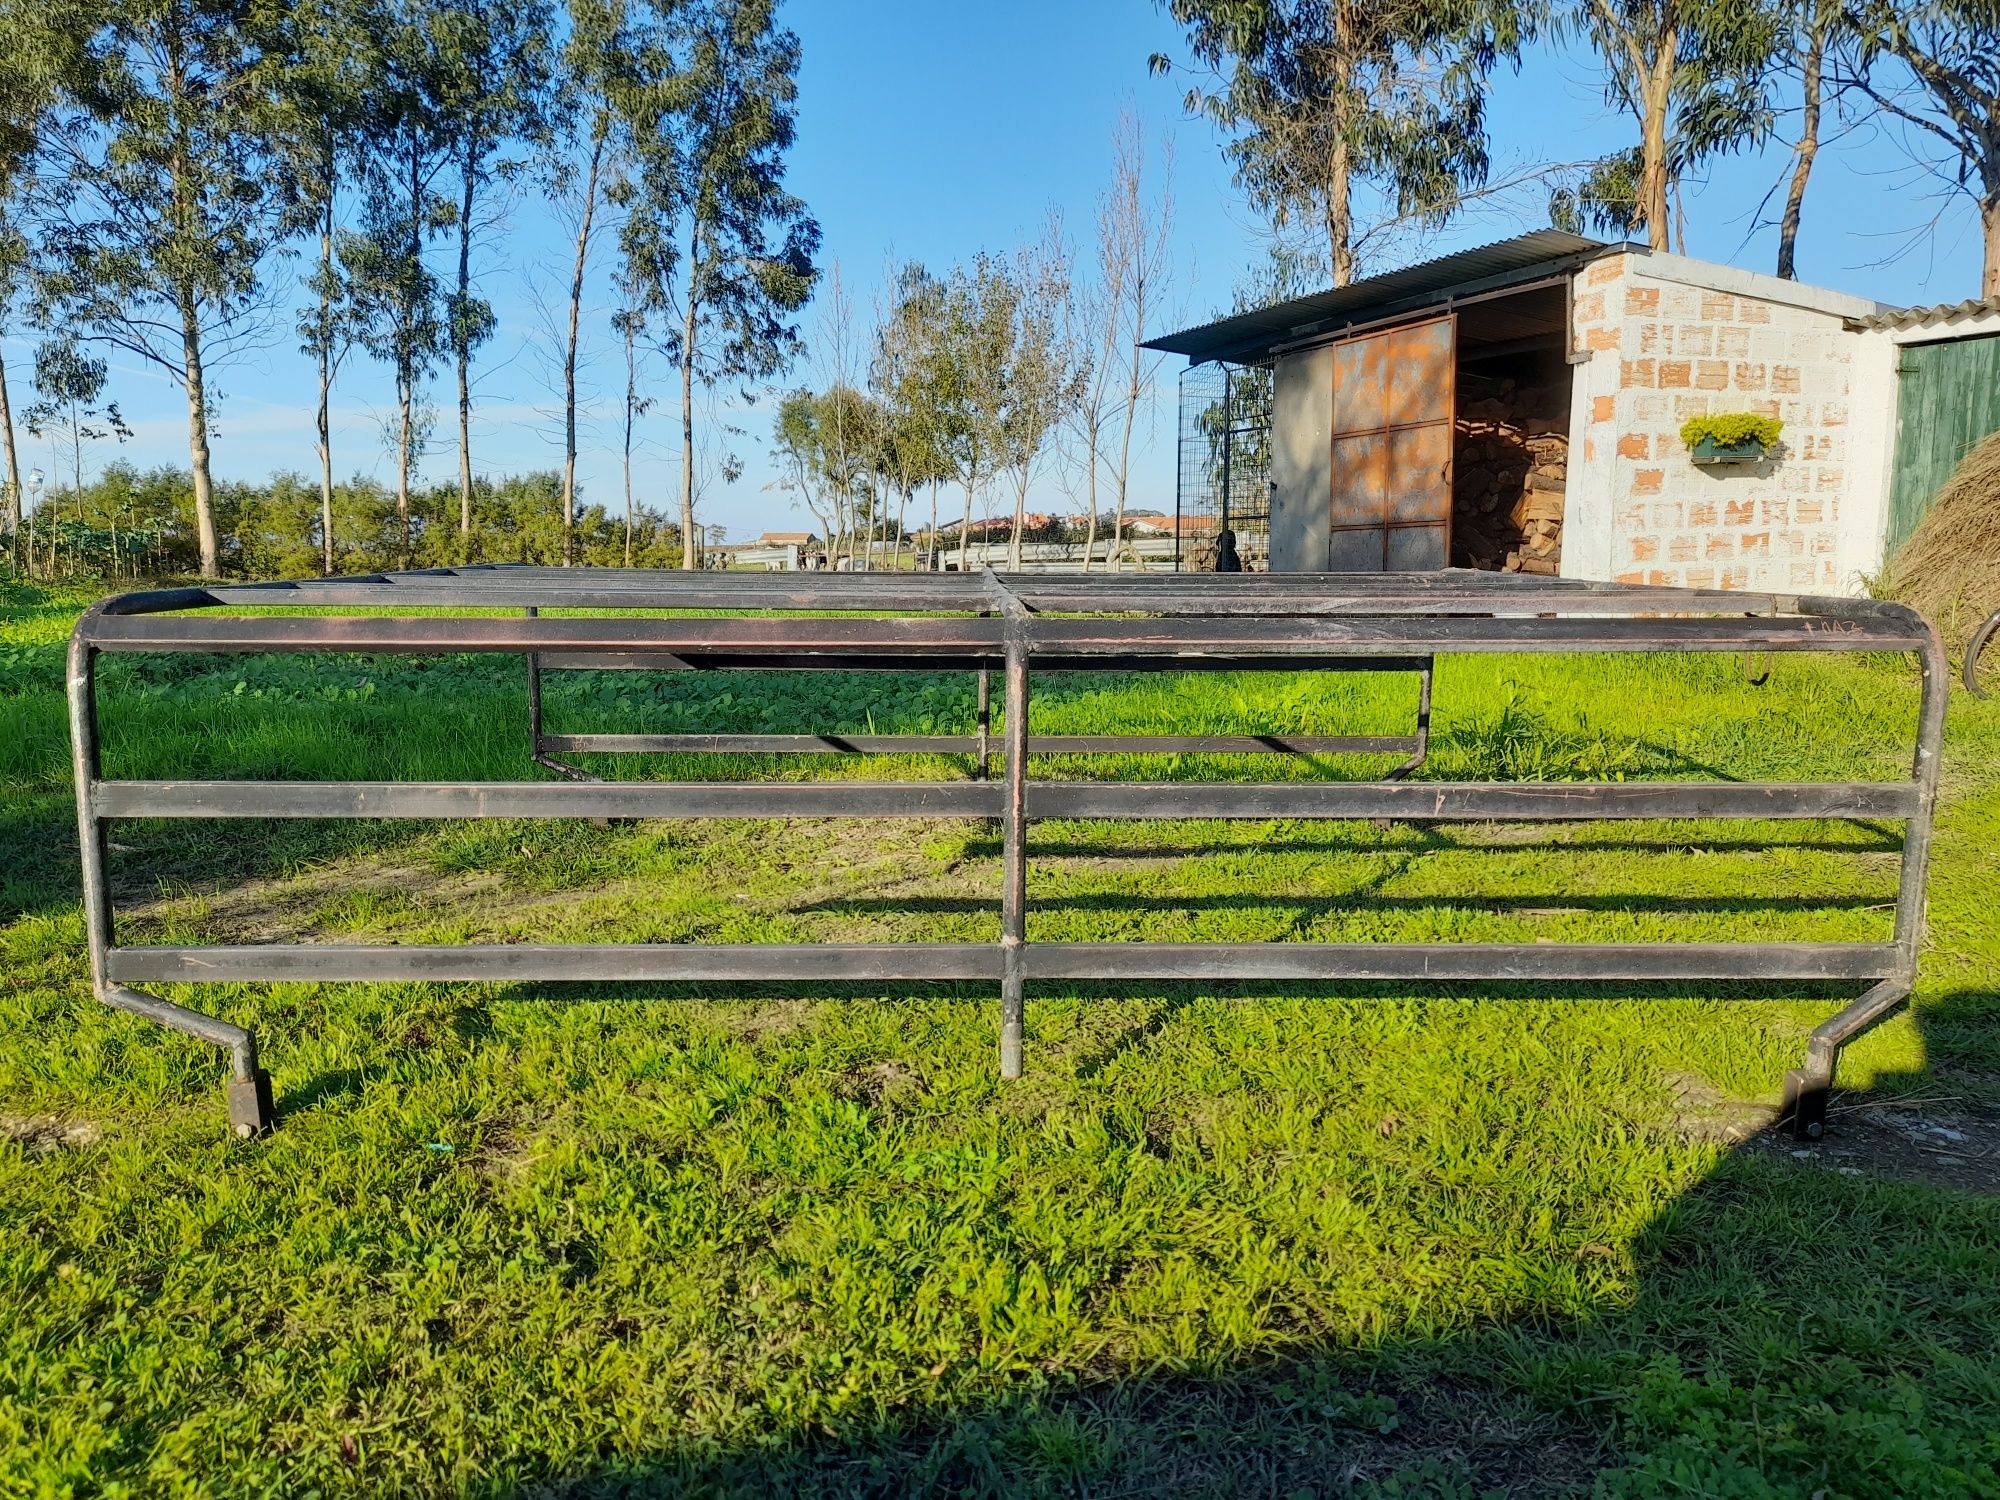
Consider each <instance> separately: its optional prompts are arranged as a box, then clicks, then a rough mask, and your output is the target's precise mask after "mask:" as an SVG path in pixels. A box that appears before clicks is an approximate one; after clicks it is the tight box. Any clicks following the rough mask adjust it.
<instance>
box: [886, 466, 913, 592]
mask: <svg viewBox="0 0 2000 1500" xmlns="http://www.w3.org/2000/svg"><path fill="white" fill-rule="evenodd" d="M910 488H911V487H910V486H909V485H907V484H905V485H902V486H900V487H899V488H898V489H897V491H896V541H895V550H894V551H893V552H892V553H891V554H890V556H889V566H890V568H891V569H892V570H894V571H895V572H898V573H900V572H902V571H903V538H904V537H905V536H907V535H909V533H908V531H906V530H905V529H904V526H903V523H904V521H906V520H907V519H908V518H909V514H910Z"/></svg>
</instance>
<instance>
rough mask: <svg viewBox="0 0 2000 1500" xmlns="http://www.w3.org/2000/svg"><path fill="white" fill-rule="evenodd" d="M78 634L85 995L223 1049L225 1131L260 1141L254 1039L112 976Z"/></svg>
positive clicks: (75, 704)
mask: <svg viewBox="0 0 2000 1500" xmlns="http://www.w3.org/2000/svg"><path fill="white" fill-rule="evenodd" d="M85 618H86V619H87V618H88V616H86V617H85ZM82 635H83V631H82V627H81V626H79V627H78V629H77V632H76V634H74V635H72V636H71V637H70V642H69V671H68V688H69V743H70V758H71V767H72V770H73V773H74V776H75V781H76V832H77V849H78V852H79V854H80V855H81V857H82V867H83V927H84V935H85V938H86V941H87V942H88V945H89V950H90V989H91V993H92V994H94V995H95V996H96V997H97V998H98V999H99V1000H100V1001H102V1002H103V1003H104V1004H106V1005H108V1006H110V1007H111V1008H112V1009H114V1010H122V1011H129V1012H130V1013H131V1014H133V1015H136V1016H142V1017H144V1018H145V1019H146V1020H148V1021H151V1022H153V1023H154V1024H156V1025H159V1026H166V1027H169V1028H171V1029H172V1030H174V1031H179V1032H183V1033H185V1034H186V1035H188V1036H193V1037H199V1038H200V1039H201V1040H202V1041H205V1042H209V1043H212V1044H213V1045H215V1046H218V1047H224V1048H227V1049H228V1051H229V1055H230V1064H231V1067H230V1078H229V1123H230V1126H231V1128H232V1129H234V1130H235V1132H236V1134H238V1135H239V1136H243V1137H246V1138H247V1137H249V1136H253V1135H259V1134H261V1133H263V1132H264V1131H266V1130H269V1129H270V1128H271V1126H272V1124H273V1122H274V1121H275V1119H276V1116H277V1111H276V1109H275V1108H274V1107H273V1105H272V1102H271V1075H270V1074H268V1073H266V1072H265V1071H264V1070H263V1068H261V1067H259V1066H258V1062H257V1038H256V1037H255V1036H253V1035H252V1034H251V1033H250V1032H248V1031H246V1030H245V1029H244V1028H243V1027H241V1026H233V1025H231V1024H230V1023H229V1022H227V1021H220V1020H217V1019H216V1018H215V1017H213V1016H205V1015H202V1014H201V1013H200V1012H199V1011H192V1010H187V1009H185V1008H183V1007H181V1006H178V1005H175V1004H172V1003H171V1002H169V1001H166V1000H162V999H160V998H158V997H157V996H155V995H149V994H147V993H146V992H145V991H143V990H135V989H131V988H129V987H127V986H125V985H122V984H119V983H117V982H116V981H115V980H113V979H112V978H111V973H110V958H111V949H112V946H113V943H114V940H115V939H114V930H113V927H112V913H111V883H110V877H109V874H108V873H107V861H106V858H105V855H106V849H105V835H104V820H103V819H102V818H100V817H99V816H98V815H97V782H98V780H99V778H100V776H101V774H102V764H101V760H100V756H99V752H98V744H97V651H96V649H95V648H94V647H92V646H90V645H88V644H87V643H86V642H85V641H84V640H83V638H82Z"/></svg>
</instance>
